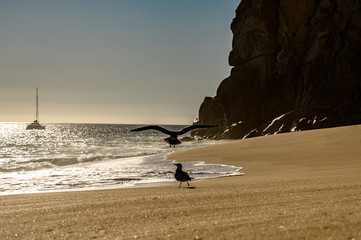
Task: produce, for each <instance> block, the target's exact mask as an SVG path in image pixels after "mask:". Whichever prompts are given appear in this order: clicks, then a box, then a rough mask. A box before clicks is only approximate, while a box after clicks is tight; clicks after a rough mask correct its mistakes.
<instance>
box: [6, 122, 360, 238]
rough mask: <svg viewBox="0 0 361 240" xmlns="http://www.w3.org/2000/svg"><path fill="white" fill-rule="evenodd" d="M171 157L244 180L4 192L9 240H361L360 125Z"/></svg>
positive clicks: (226, 144) (220, 146)
mask: <svg viewBox="0 0 361 240" xmlns="http://www.w3.org/2000/svg"><path fill="white" fill-rule="evenodd" d="M168 159H170V160H176V161H177V162H184V161H204V162H206V163H222V164H229V165H235V166H240V167H243V169H242V170H241V171H242V172H244V173H245V175H244V176H237V177H227V178H218V179H208V180H202V181H192V182H191V187H192V188H186V187H185V184H183V187H182V188H180V189H179V188H178V183H174V184H172V185H166V186H159V187H142V188H130V189H119V190H102V191H83V192H81V191H79V192H63V193H44V194H22V195H9V196H0V223H1V224H0V225H1V227H0V239H97V238H99V239H134V238H136V239H178V238H181V239H361V125H357V126H347V127H339V128H331V129H321V130H313V131H304V132H296V133H285V134H279V135H272V136H266V137H258V138H251V139H247V140H237V141H231V142H227V143H222V144H217V145H214V146H209V147H203V148H199V149H191V150H187V151H184V152H176V153H173V154H171V155H169V156H168ZM170 164H172V163H171V162H170ZM184 170H185V171H187V169H184Z"/></svg>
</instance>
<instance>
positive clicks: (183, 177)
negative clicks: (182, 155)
mask: <svg viewBox="0 0 361 240" xmlns="http://www.w3.org/2000/svg"><path fill="white" fill-rule="evenodd" d="M174 165H176V166H177V170H176V171H175V174H174V177H175V179H177V181H179V187H181V185H182V182H187V184H188V186H189V183H188V181H191V180H192V179H193V178H191V177H189V175H188V173H186V172H184V171H183V170H182V164H180V163H176V164H174Z"/></svg>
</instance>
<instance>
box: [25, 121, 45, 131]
mask: <svg viewBox="0 0 361 240" xmlns="http://www.w3.org/2000/svg"><path fill="white" fill-rule="evenodd" d="M34 129H35V130H44V129H45V126H43V125H40V123H38V122H32V123H30V124H29V125H28V126H26V130H34Z"/></svg>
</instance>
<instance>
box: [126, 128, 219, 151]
mask: <svg viewBox="0 0 361 240" xmlns="http://www.w3.org/2000/svg"><path fill="white" fill-rule="evenodd" d="M211 127H217V126H216V125H196V124H195V125H189V126H187V127H185V128H182V129H181V130H178V131H170V130H168V129H165V128H162V127H160V126H157V125H150V126H145V127H140V128H136V129H132V130H131V131H133V132H139V131H144V130H151V129H152V130H158V131H160V132H162V133H165V134H168V135H170V137H167V138H165V139H164V141H166V142H167V143H168V144H169V147H172V145H173V147H175V145H177V144H181V141H179V140H178V138H177V137H178V136H179V135H182V134H184V133H186V132H189V131H191V130H193V129H196V128H211Z"/></svg>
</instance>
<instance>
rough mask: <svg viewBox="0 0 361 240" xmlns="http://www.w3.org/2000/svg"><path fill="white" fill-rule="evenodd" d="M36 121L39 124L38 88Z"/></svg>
mask: <svg viewBox="0 0 361 240" xmlns="http://www.w3.org/2000/svg"><path fill="white" fill-rule="evenodd" d="M36 121H37V122H39V106H38V87H36Z"/></svg>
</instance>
